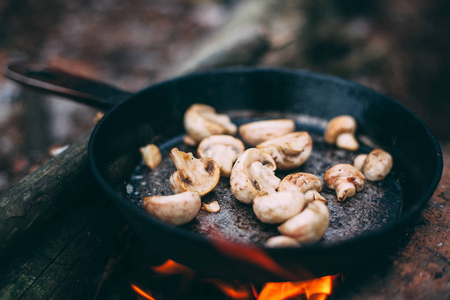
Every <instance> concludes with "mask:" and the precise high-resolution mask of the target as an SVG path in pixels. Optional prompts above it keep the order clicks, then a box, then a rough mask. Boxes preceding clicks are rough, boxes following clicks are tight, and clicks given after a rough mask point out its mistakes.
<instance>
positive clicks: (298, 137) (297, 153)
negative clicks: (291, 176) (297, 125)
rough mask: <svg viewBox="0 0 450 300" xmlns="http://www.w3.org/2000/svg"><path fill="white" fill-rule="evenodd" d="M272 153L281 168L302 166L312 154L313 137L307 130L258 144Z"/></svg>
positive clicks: (258, 146) (259, 147) (260, 147)
mask: <svg viewBox="0 0 450 300" xmlns="http://www.w3.org/2000/svg"><path fill="white" fill-rule="evenodd" d="M256 148H258V149H262V150H264V151H266V152H267V153H269V154H270V155H272V157H273V159H274V160H275V162H276V163H277V168H278V169H280V170H289V169H294V168H297V167H299V166H301V165H302V164H303V163H304V162H305V161H306V160H307V159H308V158H309V156H310V155H311V151H312V139H311V137H310V136H309V134H308V133H307V132H306V131H299V132H293V133H289V134H286V135H283V136H281V137H277V138H274V139H270V140H268V141H265V142H263V143H261V144H258V145H257V146H256Z"/></svg>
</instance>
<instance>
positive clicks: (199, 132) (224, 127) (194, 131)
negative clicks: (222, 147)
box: [184, 103, 237, 142]
mask: <svg viewBox="0 0 450 300" xmlns="http://www.w3.org/2000/svg"><path fill="white" fill-rule="evenodd" d="M184 128H185V130H186V132H187V133H188V135H189V136H190V137H191V138H192V139H194V140H195V141H196V142H200V141H201V140H203V139H204V138H205V137H208V136H210V135H215V134H230V135H235V134H236V132H237V127H236V125H234V124H233V123H232V122H231V120H230V118H229V117H228V116H227V115H223V114H218V113H216V110H215V109H214V108H213V107H211V106H209V105H206V104H199V103H197V104H193V105H191V106H190V107H189V108H188V110H187V111H186V112H185V114H184Z"/></svg>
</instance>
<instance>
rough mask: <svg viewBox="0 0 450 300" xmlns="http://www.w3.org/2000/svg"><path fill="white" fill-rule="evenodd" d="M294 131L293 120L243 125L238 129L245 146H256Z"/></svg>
mask: <svg viewBox="0 0 450 300" xmlns="http://www.w3.org/2000/svg"><path fill="white" fill-rule="evenodd" d="M294 130H295V123H294V121H293V120H290V119H278V120H267V121H256V122H251V123H246V124H243V125H241V126H240V127H239V134H240V135H241V137H242V139H243V140H244V142H245V143H246V144H247V145H250V146H256V145H258V144H260V143H262V142H265V141H267V140H270V139H273V138H276V137H279V136H282V135H285V134H288V133H291V132H293V131H294Z"/></svg>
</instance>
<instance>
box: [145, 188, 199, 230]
mask: <svg viewBox="0 0 450 300" xmlns="http://www.w3.org/2000/svg"><path fill="white" fill-rule="evenodd" d="M200 206H201V199H200V195H199V194H198V193H197V192H184V193H181V194H175V195H170V196H150V197H145V198H144V210H145V211H146V212H148V213H149V214H151V215H153V216H154V217H156V218H157V219H160V220H163V221H165V222H168V223H170V224H173V225H182V224H186V223H188V222H190V221H192V220H193V219H194V218H195V216H196V215H197V214H198V212H199V210H200Z"/></svg>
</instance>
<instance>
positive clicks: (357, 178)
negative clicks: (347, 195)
mask: <svg viewBox="0 0 450 300" xmlns="http://www.w3.org/2000/svg"><path fill="white" fill-rule="evenodd" d="M323 181H324V183H325V185H326V186H327V187H329V188H330V189H336V188H337V187H338V186H339V185H340V184H343V183H351V184H352V185H354V186H355V189H356V191H358V192H359V191H361V190H362V189H363V188H364V186H365V184H366V178H365V177H364V175H363V173H361V172H360V171H359V170H358V169H356V168H355V167H354V166H352V165H350V164H337V165H334V166H333V167H331V168H329V169H328V170H327V171H326V172H325V175H324V176H323Z"/></svg>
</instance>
